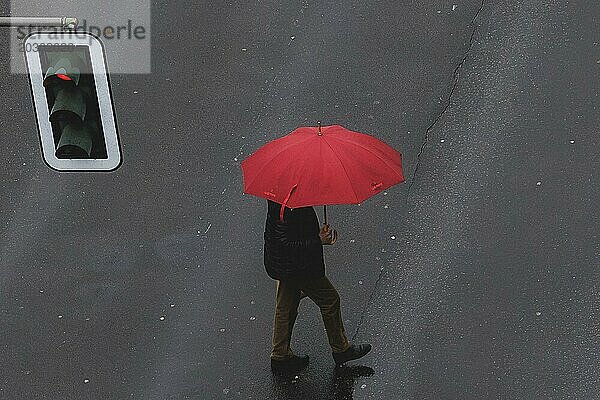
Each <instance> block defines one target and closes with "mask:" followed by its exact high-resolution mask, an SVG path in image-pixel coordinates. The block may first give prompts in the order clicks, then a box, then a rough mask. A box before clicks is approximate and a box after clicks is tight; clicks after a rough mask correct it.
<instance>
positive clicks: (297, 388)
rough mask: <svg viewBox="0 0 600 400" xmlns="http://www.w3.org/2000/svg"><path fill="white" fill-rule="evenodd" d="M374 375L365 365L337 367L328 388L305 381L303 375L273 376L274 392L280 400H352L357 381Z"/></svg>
mask: <svg viewBox="0 0 600 400" xmlns="http://www.w3.org/2000/svg"><path fill="white" fill-rule="evenodd" d="M373 374H375V371H374V370H373V369H372V368H370V367H366V366H364V365H353V366H345V365H344V366H341V367H336V368H335V369H334V370H333V372H332V374H331V376H330V380H329V384H328V385H327V387H318V385H317V386H315V384H314V381H313V382H310V383H309V382H307V381H305V380H304V379H303V376H302V374H289V375H286V374H283V375H281V374H280V375H273V378H274V379H273V392H274V394H275V395H276V398H280V399H307V398H309V399H328V400H352V398H353V392H354V385H355V383H356V380H357V379H359V378H364V377H369V376H372V375H373Z"/></svg>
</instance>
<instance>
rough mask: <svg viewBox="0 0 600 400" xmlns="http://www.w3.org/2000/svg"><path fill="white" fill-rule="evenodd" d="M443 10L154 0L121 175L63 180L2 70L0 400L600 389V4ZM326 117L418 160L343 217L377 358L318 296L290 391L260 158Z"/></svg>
mask: <svg viewBox="0 0 600 400" xmlns="http://www.w3.org/2000/svg"><path fill="white" fill-rule="evenodd" d="M426 3H427V4H424V2H417V1H407V2H403V3H402V4H395V3H392V2H384V1H372V2H369V3H368V4H364V3H362V2H358V1H354V0H353V1H348V2H334V1H323V2H319V3H313V2H306V1H301V2H296V3H293V4H287V3H285V4H284V3H283V2H276V1H261V2H236V3H232V4H230V3H216V4H210V5H209V4H206V5H198V4H196V3H193V2H189V3H184V2H179V3H178V4H177V6H173V5H170V6H168V5H167V4H166V3H161V4H153V8H152V15H153V19H154V21H155V24H154V26H153V27H152V28H153V29H152V32H153V33H152V35H153V74H152V75H122V76H113V77H112V84H113V96H114V102H115V107H116V111H117V117H118V122H119V128H120V135H121V137H120V138H121V142H122V147H123V156H124V163H123V165H122V167H121V168H120V169H119V170H117V171H116V172H114V173H110V174H59V173H56V172H54V171H51V170H49V169H48V168H47V167H46V166H45V164H44V163H43V161H42V160H41V157H40V149H39V141H38V138H37V136H36V125H35V121H34V118H33V116H32V115H33V114H32V113H33V110H32V103H31V98H30V95H29V88H28V82H27V80H26V77H24V76H19V75H10V74H8V73H7V72H5V73H2V74H0V90H1V92H2V95H3V99H2V102H1V103H0V131H1V132H2V135H0V146H1V147H2V148H4V149H5V157H4V162H5V168H4V169H3V171H4V172H3V188H2V190H1V191H0V198H1V201H0V213H1V214H0V215H2V217H3V219H2V220H3V223H2V224H0V235H1V242H0V262H1V267H2V268H1V269H0V315H1V317H2V324H1V325H0V346H1V348H2V353H3V357H2V358H3V364H2V374H1V377H0V398H6V399H77V400H79V399H125V398H131V399H213V398H241V399H490V398H501V399H509V398H510V399H512V398H522V399H548V398H551V399H569V398H572V399H594V398H600V390H599V389H598V387H600V379H599V378H600V375H599V374H598V370H599V367H600V361H599V357H598V356H599V354H598V340H599V337H600V335H599V332H600V324H599V322H598V321H599V314H600V312H599V311H600V310H599V307H600V302H599V300H598V283H597V282H598V273H597V272H596V267H597V265H598V258H599V257H598V256H599V252H600V249H599V242H598V236H597V230H598V227H599V226H600V221H599V220H598V216H597V213H596V207H595V206H596V199H598V198H599V195H600V193H599V190H600V188H599V185H598V179H596V177H595V176H594V174H595V172H596V168H595V167H596V165H597V161H598V158H599V157H600V156H598V154H597V151H596V146H595V145H596V144H597V132H598V126H599V122H600V121H599V117H598V112H597V104H598V101H597V97H598V92H599V90H598V89H599V87H598V78H597V73H598V68H599V65H600V61H599V59H600V54H599V47H598V42H600V35H599V32H598V15H600V13H599V11H600V10H599V6H598V5H597V4H594V3H593V2H589V1H588V2H584V1H579V2H574V1H573V2H569V3H565V2H557V1H546V2H542V1H537V0H534V1H531V2H527V4H526V5H515V4H512V3H515V2H507V1H497V2H491V1H485V2H484V3H481V2H480V1H460V2H458V1H456V2H446V1H431V2H426ZM482 5H483V6H482ZM455 6H456V7H455ZM0 11H1V12H2V15H5V14H7V12H8V5H6V3H2V6H1V7H0ZM186 18H187V19H186ZM159 19H160V20H162V21H165V24H164V25H160V24H157V23H156V21H158V20H159ZM186 21H193V26H190V25H192V24H191V23H189V22H188V23H185V22H186ZM1 34H2V35H4V37H5V35H7V32H6V31H3V32H2V33H1ZM8 57H9V55H8V51H7V50H6V49H4V48H3V49H1V50H0V58H2V65H6V63H5V61H6V60H8ZM109 63H110V55H109ZM317 120H322V121H323V123H324V124H333V123H339V124H342V125H344V126H346V127H348V128H350V129H353V130H357V131H362V132H365V133H370V134H373V135H375V136H377V137H379V138H381V139H383V140H385V141H386V142H387V143H389V144H390V145H392V146H394V147H395V148H397V149H399V151H401V152H402V153H403V161H404V167H405V174H406V178H407V182H406V183H405V184H404V185H401V186H397V187H394V188H391V189H389V190H388V191H387V192H386V193H385V194H383V195H381V196H378V197H375V198H373V199H370V200H368V201H367V202H365V203H364V204H362V205H361V206H336V207H331V208H330V209H328V211H329V218H330V220H331V223H332V224H333V225H334V227H335V228H336V229H337V230H338V231H339V232H340V234H341V237H340V241H339V243H338V244H336V245H335V246H332V247H328V248H327V249H326V263H327V268H328V275H329V276H330V278H331V280H332V281H333V282H334V283H335V285H336V286H337V288H338V291H339V292H340V295H341V297H342V307H343V314H344V319H345V321H346V328H347V330H348V332H349V333H350V334H351V336H353V337H354V338H355V339H356V340H357V341H369V342H371V343H373V345H374V349H373V351H372V353H371V354H369V355H368V356H367V357H365V358H364V359H363V360H361V361H360V362H358V363H354V365H355V368H352V369H346V370H341V371H335V370H334V369H333V362H332V360H331V356H330V354H329V349H328V348H327V344H326V336H325V332H324V331H323V328H322V323H321V321H320V316H319V313H318V309H317V307H316V306H314V305H313V304H312V303H310V302H309V301H307V300H303V303H302V304H301V310H300V315H299V317H298V320H297V323H296V329H295V333H294V349H295V350H296V351H297V352H298V353H308V354H310V356H311V365H310V366H309V368H308V369H307V370H306V371H305V372H303V373H301V374H298V375H297V377H296V376H294V377H290V378H285V379H279V378H275V377H273V376H272V374H271V372H270V370H269V362H268V354H269V351H270V334H271V322H272V313H273V306H274V298H273V297H274V283H273V281H271V280H270V279H269V278H268V277H267V276H266V275H265V274H264V271H263V267H262V232H263V227H264V219H265V212H266V204H265V202H264V201H262V200H259V199H256V198H251V197H249V196H244V195H242V194H241V188H242V178H241V172H240V169H239V164H240V162H241V161H242V160H243V159H244V158H245V157H247V156H248V154H250V153H251V152H252V151H254V150H256V149H257V148H258V147H260V146H261V145H262V144H263V143H265V142H267V141H268V140H271V139H274V138H276V137H278V136H281V135H283V134H285V133H287V132H289V131H291V130H293V129H294V128H295V127H297V126H299V125H314V124H315V122H316V121H317ZM17 138H18V139H17ZM17 140H18V142H17ZM17 143H18V145H17ZM417 166H418V169H417ZM415 170H416V175H415V176H414V179H413V173H414V171H415ZM409 188H410V191H409ZM318 211H319V213H320V209H318ZM357 365H358V366H357Z"/></svg>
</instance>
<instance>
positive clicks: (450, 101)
mask: <svg viewBox="0 0 600 400" xmlns="http://www.w3.org/2000/svg"><path fill="white" fill-rule="evenodd" d="M485 2H486V0H481V6H479V9H478V10H477V12H476V13H475V16H474V17H473V19H472V20H471V25H472V26H473V30H472V31H471V37H470V38H469V47H468V48H467V50H466V51H465V54H464V56H463V58H462V60H461V61H460V62H459V63H458V65H457V66H456V68H455V69H454V74H453V83H452V89H451V90H450V94H449V95H448V100H447V101H446V106H445V107H444V109H443V110H442V111H441V112H440V113H439V115H438V116H437V117H436V119H435V120H434V121H433V122H432V123H431V125H429V127H428V128H427V130H426V131H425V138H424V141H423V144H422V145H421V150H420V151H419V154H418V155H417V165H416V166H415V170H414V171H413V175H412V180H411V182H410V185H409V186H408V190H407V193H406V199H407V200H408V198H409V196H410V190H411V188H412V186H413V184H414V182H415V178H416V176H417V171H418V170H419V166H420V165H421V155H422V154H423V151H424V150H425V146H426V145H427V142H428V141H429V132H431V130H432V129H433V128H434V127H435V125H436V124H437V123H438V121H439V120H440V119H442V117H443V116H444V114H445V113H446V111H448V108H450V104H451V103H452V96H453V95H454V90H455V89H456V87H457V86H458V80H459V78H460V74H459V72H460V70H461V68H462V66H463V65H464V63H465V62H466V61H467V58H468V57H469V53H470V52H471V49H472V48H473V41H474V39H475V33H476V32H477V25H475V21H477V18H478V17H479V15H480V14H481V11H482V10H483V7H484V6H485ZM406 203H407V202H405V204H406ZM385 271H386V269H385V268H381V271H380V272H379V276H378V277H377V280H376V281H375V284H374V285H373V289H372V290H371V294H370V295H369V299H368V300H367V302H366V304H365V306H364V307H363V310H362V312H361V315H360V319H359V322H358V326H357V327H356V331H355V332H354V335H352V341H354V340H355V338H356V337H357V336H358V332H359V330H360V328H361V327H362V324H363V321H364V318H365V315H366V313H367V310H368V309H369V307H370V305H371V301H372V299H373V296H374V295H375V291H376V290H377V287H378V285H379V282H380V281H381V279H382V278H383V274H384V272H385Z"/></svg>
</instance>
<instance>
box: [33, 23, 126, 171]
mask: <svg viewBox="0 0 600 400" xmlns="http://www.w3.org/2000/svg"><path fill="white" fill-rule="evenodd" d="M51 35H53V36H51ZM82 36H83V37H82ZM31 41H33V42H34V43H35V44H36V46H35V52H31V53H32V54H30V53H27V54H26V55H27V61H28V67H29V72H30V81H31V84H32V91H33V96H34V103H35V106H36V111H37V119H38V126H39V129H40V136H41V139H42V147H43V152H44V158H45V160H46V162H47V163H48V164H49V165H50V166H51V167H52V168H55V169H58V170H71V171H73V170H113V169H115V168H116V167H118V165H119V164H120V160H121V155H120V147H119V144H118V138H117V132H116V120H115V118H114V111H113V106H112V100H111V98H110V87H109V83H108V74H107V72H106V63H105V61H104V52H103V47H102V45H101V43H100V42H99V39H98V38H96V37H95V36H92V35H89V34H82V33H63V34H62V35H57V34H56V33H53V34H47V35H46V36H44V34H43V33H41V34H40V33H37V34H34V35H32V36H30V37H29V38H28V39H27V42H31ZM37 42H39V43H37ZM32 47H33V46H32Z"/></svg>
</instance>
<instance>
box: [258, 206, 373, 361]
mask: <svg viewBox="0 0 600 400" xmlns="http://www.w3.org/2000/svg"><path fill="white" fill-rule="evenodd" d="M267 204H268V208H267V219H266V223H265V233H264V240H265V243H264V265H265V269H266V272H267V274H268V275H269V276H270V277H271V278H272V279H274V280H276V291H277V294H276V306H275V317H274V321H273V349H272V351H271V369H272V370H273V372H294V371H299V370H302V369H304V368H305V367H306V366H307V365H308V362H309V357H308V356H303V357H300V356H297V355H295V354H294V352H293V351H292V349H291V347H290V342H291V338H292V330H293V327H294V322H295V321H296V317H297V315H298V305H299V304H300V300H301V299H302V298H303V297H308V298H310V299H311V300H312V301H313V302H314V303H315V304H316V305H317V306H318V307H319V309H320V310H321V316H322V318H323V323H324V325H325V330H326V331H327V338H328V340H329V345H330V346H331V350H332V356H333V359H334V361H335V364H336V365H337V366H339V365H342V364H344V363H345V362H347V361H351V360H355V359H358V358H361V357H363V356H364V355H366V354H367V353H368V352H369V351H370V350H371V345H370V344H360V345H355V344H351V343H350V342H349V341H348V337H347V336H346V331H345V330H344V323H343V321H342V314H341V309H340V297H339V294H338V292H337V290H336V289H335V287H334V286H333V285H332V283H331V282H330V281H329V279H328V278H327V276H326V275H325V262H324V258H323V245H332V244H334V243H335V242H336V240H337V232H336V231H335V230H334V229H332V228H331V227H330V226H329V225H324V226H323V227H322V228H319V221H318V219H317V215H316V213H315V210H314V209H313V207H299V208H295V209H290V208H288V207H284V206H282V205H281V204H279V203H276V202H274V201H271V200H267Z"/></svg>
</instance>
